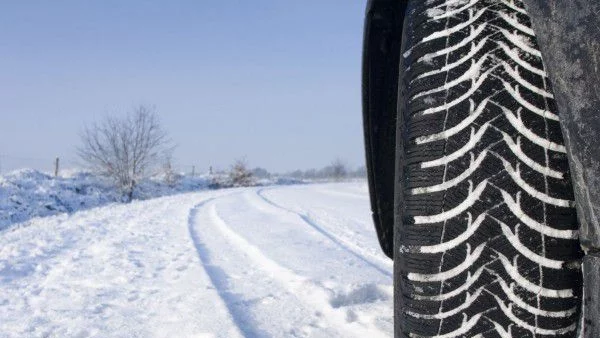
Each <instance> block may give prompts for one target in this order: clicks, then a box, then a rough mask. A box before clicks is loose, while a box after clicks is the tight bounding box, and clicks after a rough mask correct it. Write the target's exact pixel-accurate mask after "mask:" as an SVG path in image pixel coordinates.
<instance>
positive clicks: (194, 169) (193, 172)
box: [192, 165, 196, 177]
mask: <svg viewBox="0 0 600 338" xmlns="http://www.w3.org/2000/svg"><path fill="white" fill-rule="evenodd" d="M195 174H196V166H195V165H193V166H192V177H194V175H195Z"/></svg>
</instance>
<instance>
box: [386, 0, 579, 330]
mask: <svg viewBox="0 0 600 338" xmlns="http://www.w3.org/2000/svg"><path fill="white" fill-rule="evenodd" d="M530 27H531V25H530V22H529V18H528V16H527V13H526V11H525V9H524V6H523V3H522V1H521V0H411V1H410V2H409V5H408V11H407V15H406V19H405V25H404V37H403V42H402V53H403V54H402V58H401V60H402V61H401V65H400V79H401V81H400V83H399V88H400V94H399V109H398V111H399V115H398V129H397V135H399V136H398V137H399V139H398V141H397V151H398V154H397V158H398V164H399V165H398V166H397V175H398V177H397V182H399V183H398V184H400V185H402V186H399V187H397V188H398V189H397V193H396V205H397V206H396V208H397V209H396V220H395V229H394V261H395V263H394V264H395V265H394V284H395V290H396V292H395V305H394V306H395V323H396V324H395V325H396V336H397V337H476V336H481V337H575V336H576V334H577V323H578V317H579V312H580V302H581V300H580V299H581V280H582V276H581V268H580V259H581V257H582V252H581V249H580V246H579V242H578V230H577V229H578V224H577V218H576V213H575V209H574V208H573V190H572V187H571V181H570V176H569V166H568V161H567V156H566V150H565V147H564V145H563V144H564V143H563V139H562V134H561V129H560V124H559V120H558V112H557V108H556V104H555V102H554V99H553V95H552V90H551V88H550V85H549V81H548V79H547V77H546V74H545V71H544V65H543V62H542V59H541V54H540V52H539V49H538V47H537V42H536V39H535V35H534V33H533V30H532V29H531V28H530Z"/></svg>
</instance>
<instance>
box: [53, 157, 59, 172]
mask: <svg viewBox="0 0 600 338" xmlns="http://www.w3.org/2000/svg"><path fill="white" fill-rule="evenodd" d="M58 162H59V159H58V157H57V158H56V161H55V162H54V177H57V176H58Z"/></svg>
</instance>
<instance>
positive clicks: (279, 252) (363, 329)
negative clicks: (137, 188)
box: [0, 182, 393, 337]
mask: <svg viewBox="0 0 600 338" xmlns="http://www.w3.org/2000/svg"><path fill="white" fill-rule="evenodd" d="M392 335H393V325H392V263H391V261H390V260H389V259H387V258H386V257H385V256H384V255H383V254H382V253H381V252H380V249H379V245H378V243H377V239H376V235H375V232H374V230H373V226H372V223H371V217H370V212H369V203H368V194H367V185H366V183H364V182H354V183H337V184H315V185H301V186H274V187H262V188H240V189H225V190H215V191H204V192H197V193H186V194H181V195H175V196H169V197H162V198H157V199H153V200H147V201H135V202H133V203H131V204H110V205H107V206H104V207H99V208H95V209H89V210H86V211H80V212H75V213H72V214H70V215H68V214H61V215H57V216H51V217H47V218H36V219H32V220H30V221H28V223H27V224H26V225H24V226H18V227H11V228H9V229H7V230H4V231H1V232H0V337H391V336H392Z"/></svg>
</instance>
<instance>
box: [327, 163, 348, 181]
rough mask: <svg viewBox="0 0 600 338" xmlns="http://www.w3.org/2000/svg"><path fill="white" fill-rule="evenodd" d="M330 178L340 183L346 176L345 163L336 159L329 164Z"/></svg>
mask: <svg viewBox="0 0 600 338" xmlns="http://www.w3.org/2000/svg"><path fill="white" fill-rule="evenodd" d="M330 167H331V176H332V177H333V178H334V179H335V180H336V181H340V180H342V179H344V178H346V176H348V169H347V166H346V163H345V162H344V161H342V160H341V159H339V158H338V159H336V160H335V161H333V162H332V163H331V166H330Z"/></svg>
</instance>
